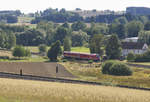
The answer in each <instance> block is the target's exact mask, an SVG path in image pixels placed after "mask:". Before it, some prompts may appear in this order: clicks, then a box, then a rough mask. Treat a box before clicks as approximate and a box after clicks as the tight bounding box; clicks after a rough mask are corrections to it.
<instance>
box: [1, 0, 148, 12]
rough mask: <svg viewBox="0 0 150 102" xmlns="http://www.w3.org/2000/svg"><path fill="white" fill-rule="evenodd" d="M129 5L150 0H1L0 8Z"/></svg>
mask: <svg viewBox="0 0 150 102" xmlns="http://www.w3.org/2000/svg"><path fill="white" fill-rule="evenodd" d="M128 6H140V7H141V6H142V7H150V0H1V3H0V10H16V9H19V10H21V11H22V12H25V13H29V12H35V11H37V10H44V9H46V8H50V7H51V8H59V9H61V8H66V9H67V10H73V9H75V8H81V9H85V10H92V9H97V10H106V9H110V10H115V11H118V10H125V8H126V7H128Z"/></svg>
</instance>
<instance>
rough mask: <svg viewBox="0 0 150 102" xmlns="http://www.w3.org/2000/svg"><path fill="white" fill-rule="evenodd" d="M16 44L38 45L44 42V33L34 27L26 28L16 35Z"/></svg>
mask: <svg viewBox="0 0 150 102" xmlns="http://www.w3.org/2000/svg"><path fill="white" fill-rule="evenodd" d="M16 38H17V44H18V45H24V46H38V45H40V44H43V43H44V42H45V40H44V35H43V33H41V32H40V31H38V30H36V29H30V30H27V31H25V32H23V33H21V34H17V35H16Z"/></svg>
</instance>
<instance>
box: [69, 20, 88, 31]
mask: <svg viewBox="0 0 150 102" xmlns="http://www.w3.org/2000/svg"><path fill="white" fill-rule="evenodd" d="M71 28H72V30H73V31H79V30H84V29H85V28H86V24H85V23H84V22H81V21H78V22H75V23H73V24H72V25H71Z"/></svg>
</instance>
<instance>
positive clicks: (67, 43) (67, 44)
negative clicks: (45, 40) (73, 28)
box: [63, 37, 71, 51]
mask: <svg viewBox="0 0 150 102" xmlns="http://www.w3.org/2000/svg"><path fill="white" fill-rule="evenodd" d="M63 47H64V51H71V40H70V38H68V37H66V38H65V39H64V46H63Z"/></svg>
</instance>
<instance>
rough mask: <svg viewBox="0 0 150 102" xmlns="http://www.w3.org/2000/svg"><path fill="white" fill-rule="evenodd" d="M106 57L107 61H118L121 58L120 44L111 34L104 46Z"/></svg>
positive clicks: (116, 37) (115, 36)
mask: <svg viewBox="0 0 150 102" xmlns="http://www.w3.org/2000/svg"><path fill="white" fill-rule="evenodd" d="M106 55H107V57H108V58H109V59H119V58H120V56H121V43H120V41H119V39H118V36H117V35H115V34H113V35H111V36H110V38H109V39H108V42H107V44H106Z"/></svg>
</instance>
